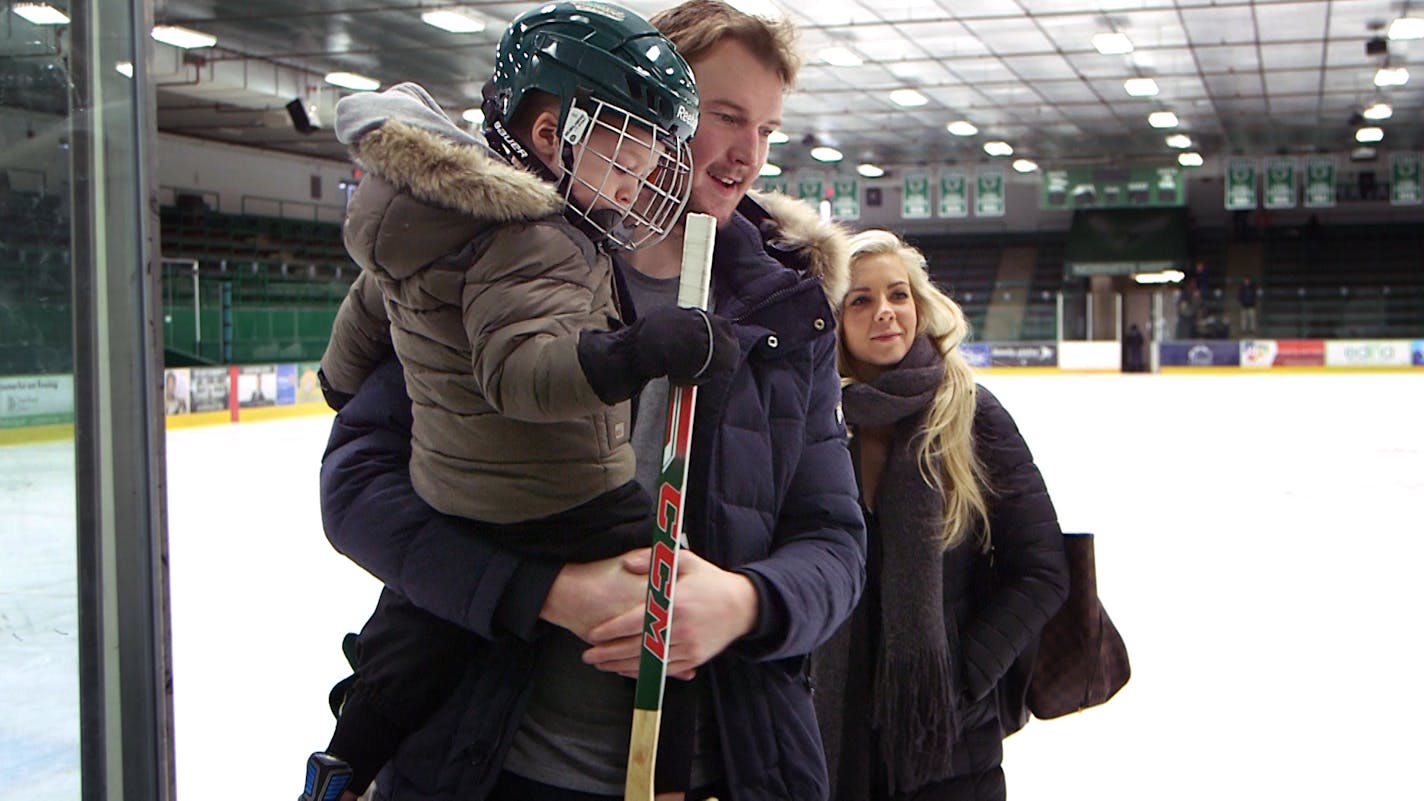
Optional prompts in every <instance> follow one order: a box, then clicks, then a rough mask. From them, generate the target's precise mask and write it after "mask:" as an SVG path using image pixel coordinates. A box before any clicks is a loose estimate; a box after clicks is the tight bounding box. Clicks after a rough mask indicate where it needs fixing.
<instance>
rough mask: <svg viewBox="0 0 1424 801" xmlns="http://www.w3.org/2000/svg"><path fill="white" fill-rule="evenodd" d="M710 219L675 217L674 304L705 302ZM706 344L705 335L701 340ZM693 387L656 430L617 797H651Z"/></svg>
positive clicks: (679, 395) (636, 800) (679, 391)
mask: <svg viewBox="0 0 1424 801" xmlns="http://www.w3.org/2000/svg"><path fill="white" fill-rule="evenodd" d="M716 225H717V223H716V220H715V219H714V218H713V217H711V216H709V215H706V214H695V213H694V214H688V215H687V218H686V221H685V222H684V223H683V235H682V278H681V280H680V281H679V282H678V289H677V305H679V306H687V307H694V308H698V309H705V308H706V307H707V289H708V285H709V282H710V281H711V278H712V243H713V237H714V236H715V235H716V232H717V229H716ZM709 344H710V342H709ZM696 402H697V388H696V387H690V386H688V387H677V386H674V387H671V392H670V393H669V397H668V415H667V428H666V431H665V434H664V436H663V465H662V467H663V469H662V473H661V475H660V476H659V478H658V496H657V498H656V499H654V501H653V503H654V506H655V510H656V515H655V525H654V528H653V560H652V564H651V565H650V566H649V568H648V596H647V597H648V599H647V603H646V605H645V606H644V610H645V611H644V614H643V650H642V654H641V655H640V656H639V661H638V684H637V688H636V689H635V690H634V696H633V736H632V738H631V739H630V740H629V743H628V782H627V785H626V786H625V789H624V794H623V798H624V801H652V798H653V770H654V767H655V764H654V763H655V761H656V759H657V752H658V729H659V727H660V726H661V724H662V717H663V685H664V683H665V682H666V680H667V658H668V646H669V644H670V640H669V637H670V635H671V634H672V610H673V586H674V584H675V583H676V581H677V554H678V550H679V548H680V547H681V545H682V537H683V535H682V513H683V510H684V509H685V508H686V504H685V492H684V491H685V490H686V489H687V455H688V451H689V449H690V448H691V445H692V413H693V410H694V407H695V405H696Z"/></svg>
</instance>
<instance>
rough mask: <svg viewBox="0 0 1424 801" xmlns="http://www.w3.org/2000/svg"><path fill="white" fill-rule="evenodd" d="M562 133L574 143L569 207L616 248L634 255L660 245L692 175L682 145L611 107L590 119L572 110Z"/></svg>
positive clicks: (675, 217)
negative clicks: (641, 249)
mask: <svg viewBox="0 0 1424 801" xmlns="http://www.w3.org/2000/svg"><path fill="white" fill-rule="evenodd" d="M584 128H586V129H587V130H582V129H584ZM580 131H582V133H581V134H580ZM565 132H566V134H567V135H568V139H569V140H570V141H572V140H577V144H575V145H573V167H572V169H571V172H572V175H570V176H569V180H568V189H567V195H566V200H567V202H568V204H569V206H570V207H572V208H573V209H574V210H576V211H577V212H578V213H580V214H582V215H583V216H584V217H585V218H587V219H588V221H589V222H590V223H591V224H592V225H593V226H594V227H595V228H597V229H599V230H601V231H602V232H604V233H605V234H607V235H608V241H609V243H610V244H611V245H612V246H613V247H615V248H620V249H630V250H636V249H638V248H640V247H646V246H647V245H650V244H653V243H655V242H658V241H660V240H661V239H662V238H663V237H664V236H665V235H666V234H667V233H668V231H670V230H671V229H672V227H673V226H674V225H675V224H676V223H677V221H678V219H679V217H680V215H681V213H682V209H683V206H684V205H685V204H686V201H687V195H688V192H689V190H690V184H691V173H692V156H691V154H690V151H689V149H688V147H687V145H686V144H685V143H675V144H674V143H671V142H669V141H667V140H666V139H665V138H664V137H660V136H657V135H655V134H654V129H653V128H652V127H651V125H650V124H649V123H647V122H644V121H641V120H638V119H637V118H636V117H631V116H629V115H628V114H626V113H624V112H623V111H621V110H619V109H617V108H616V107H613V106H607V107H603V108H602V110H601V111H600V113H599V114H597V115H596V116H594V117H590V116H589V115H587V114H584V113H583V112H581V111H580V110H579V109H578V108H577V107H575V108H574V109H571V110H570V112H569V121H568V122H566V123H565Z"/></svg>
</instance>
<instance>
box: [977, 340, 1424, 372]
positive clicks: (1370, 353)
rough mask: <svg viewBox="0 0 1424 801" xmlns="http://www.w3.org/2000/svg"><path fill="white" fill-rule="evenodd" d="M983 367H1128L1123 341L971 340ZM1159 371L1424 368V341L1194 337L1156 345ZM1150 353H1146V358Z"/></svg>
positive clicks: (1053, 369) (1114, 369)
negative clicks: (1124, 364) (1124, 361)
mask: <svg viewBox="0 0 1424 801" xmlns="http://www.w3.org/2000/svg"><path fill="white" fill-rule="evenodd" d="M960 347H961V349H962V350H963V352H964V356H965V358H966V359H968V361H969V364H970V365H971V366H972V367H974V368H976V369H981V370H1000V369H1004V370H1013V371H1033V372H1043V373H1116V372H1121V371H1122V367H1123V364H1122V343H1120V342H1117V341H1115V340H1107V341H1101V342H1054V341H1042V342H970V343H965V344H964V345H962V346H960ZM1151 347H1152V348H1153V349H1154V351H1155V353H1154V354H1153V355H1155V357H1156V358H1155V360H1154V361H1153V362H1152V363H1153V364H1155V365H1156V368H1157V372H1163V373H1171V372H1177V371H1197V372H1200V371H1202V370H1220V371H1225V372H1236V371H1250V372H1260V371H1267V370H1277V371H1285V370H1291V371H1352V370H1354V371H1358V370H1386V371H1388V370H1402V371H1408V370H1415V369H1419V368H1424V340H1420V339H1414V340H1410V339H1240V340H1237V339H1188V340H1180V341H1171V342H1157V343H1152V345H1151ZM1147 355H1148V354H1146V353H1144V359H1145V358H1146V357H1147Z"/></svg>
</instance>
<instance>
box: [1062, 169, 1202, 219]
mask: <svg viewBox="0 0 1424 801" xmlns="http://www.w3.org/2000/svg"><path fill="white" fill-rule="evenodd" d="M1185 205H1187V181H1186V176H1185V174H1184V173H1183V171H1182V168H1181V167H1175V166H1162V167H1146V166H1138V167H1110V166H1106V165H1103V166H1084V167H1065V168H1060V169H1052V170H1045V171H1044V173H1043V186H1042V192H1041V193H1040V196H1039V208H1042V209H1045V210H1061V211H1068V210H1073V209H1114V208H1121V209H1126V208H1145V207H1155V206H1185Z"/></svg>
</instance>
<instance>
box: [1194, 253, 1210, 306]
mask: <svg viewBox="0 0 1424 801" xmlns="http://www.w3.org/2000/svg"><path fill="white" fill-rule="evenodd" d="M1191 279H1192V282H1191V285H1192V286H1194V287H1196V289H1197V291H1198V292H1200V293H1202V296H1203V297H1210V296H1211V287H1210V285H1209V284H1208V283H1207V270H1206V262H1205V261H1202V260H1200V259H1198V260H1197V263H1196V264H1195V265H1193V266H1192V274H1191Z"/></svg>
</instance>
